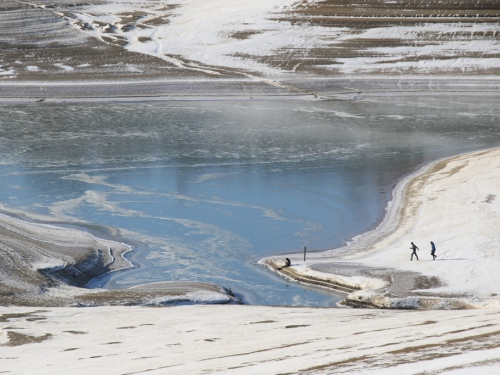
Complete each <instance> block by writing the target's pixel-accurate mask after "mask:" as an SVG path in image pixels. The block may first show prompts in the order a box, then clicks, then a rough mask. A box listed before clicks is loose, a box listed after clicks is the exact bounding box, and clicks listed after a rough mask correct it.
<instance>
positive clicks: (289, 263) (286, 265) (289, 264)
mask: <svg viewBox="0 0 500 375" xmlns="http://www.w3.org/2000/svg"><path fill="white" fill-rule="evenodd" d="M291 265H292V261H291V260H290V259H288V258H285V265H284V266H283V267H280V268H278V271H280V270H282V269H283V268H285V267H290V266H291Z"/></svg>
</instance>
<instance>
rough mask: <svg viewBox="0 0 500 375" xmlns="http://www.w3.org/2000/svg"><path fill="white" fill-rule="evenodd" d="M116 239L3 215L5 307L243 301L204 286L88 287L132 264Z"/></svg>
mask: <svg viewBox="0 0 500 375" xmlns="http://www.w3.org/2000/svg"><path fill="white" fill-rule="evenodd" d="M132 250H133V249H132V247H131V246H130V245H128V244H125V243H123V242H120V241H119V240H118V239H117V238H112V239H105V238H102V237H97V236H94V235H92V234H90V233H88V232H86V231H83V230H81V229H77V228H67V227H61V226H56V225H53V224H50V223H44V222H33V221H27V220H24V219H21V218H20V217H13V216H9V215H4V214H0V305H1V306H102V305H151V306H159V305H172V304H187V303H196V304H203V303H208V304H212V303H238V302H239V301H238V300H237V299H236V298H234V297H233V296H231V295H230V293H227V291H226V290H225V289H224V288H223V287H219V286H217V285H212V284H207V283H201V282H181V281H179V282H172V283H156V284H147V285H141V286H138V287H135V288H131V289H127V290H104V289H91V288H89V284H91V283H92V282H93V281H94V280H96V279H98V278H100V277H102V276H104V275H106V274H108V273H110V272H116V271H120V270H124V269H127V268H130V267H133V265H132V264H131V263H130V262H129V261H128V260H127V259H126V258H125V257H124V255H125V254H126V253H127V252H129V251H132Z"/></svg>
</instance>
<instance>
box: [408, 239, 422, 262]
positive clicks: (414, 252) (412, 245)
mask: <svg viewBox="0 0 500 375" xmlns="http://www.w3.org/2000/svg"><path fill="white" fill-rule="evenodd" d="M410 249H412V250H413V253H411V258H410V260H413V256H414V255H415V256H416V257H417V260H418V255H417V250H420V249H419V248H418V247H417V245H415V244H414V243H413V242H412V243H411V247H410Z"/></svg>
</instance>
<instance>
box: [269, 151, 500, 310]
mask: <svg viewBox="0 0 500 375" xmlns="http://www.w3.org/2000/svg"><path fill="white" fill-rule="evenodd" d="M499 153H500V147H495V148H491V149H487V150H480V151H475V152H468V153H465V154H460V155H457V156H453V157H447V158H443V159H440V160H436V161H433V162H431V163H428V164H426V165H424V166H423V167H422V168H420V169H419V170H417V171H415V172H414V173H412V174H410V175H408V176H406V177H405V178H403V179H402V180H401V181H400V182H399V183H398V184H397V186H396V187H395V189H394V190H393V199H391V201H389V202H388V205H387V209H386V215H385V217H384V219H383V220H382V222H381V223H380V224H379V225H378V226H377V227H376V228H375V229H374V230H371V231H368V232H365V233H363V234H360V235H358V236H355V237H354V238H353V239H352V240H351V241H349V242H348V243H347V245H346V246H343V247H340V248H336V249H331V250H327V251H324V252H319V253H317V252H314V253H308V254H307V261H306V262H304V261H303V259H302V255H298V254H290V255H289V257H290V258H291V259H292V266H291V267H289V268H283V269H281V270H279V269H278V268H280V267H282V266H283V265H284V262H283V259H284V256H285V255H283V254H282V255H281V256H280V257H277V256H272V257H267V258H264V259H262V260H261V261H260V263H261V264H263V265H265V266H267V267H269V268H270V269H271V270H273V271H276V272H278V273H280V274H281V275H282V276H284V277H286V278H290V279H294V280H296V281H298V282H302V283H306V284H312V285H316V286H320V287H323V288H327V289H333V290H337V291H342V292H345V293H347V296H346V298H345V299H344V300H343V301H342V302H341V304H342V305H346V306H353V307H373V308H410V309H429V308H431V309H441V308H445V309H457V308H459V309H461V308H476V307H482V306H496V305H497V304H498V303H500V301H499V300H497V299H496V298H493V297H496V295H497V294H496V293H495V291H494V290H493V291H491V292H490V294H491V295H490V296H487V294H488V293H486V292H487V291H486V292H485V293H478V292H475V291H474V290H473V289H474V287H475V286H474V285H472V286H471V285H468V286H467V288H463V287H462V286H461V285H460V284H459V283H457V282H456V280H454V279H453V280H454V281H453V283H451V280H446V278H448V279H450V278H449V277H448V276H449V272H448V271H446V272H444V271H441V272H444V274H443V277H442V278H441V277H439V276H436V272H425V270H419V269H415V267H407V265H405V264H404V263H403V261H402V260H398V261H394V262H392V263H391V260H390V259H389V260H388V261H387V256H384V255H381V254H383V252H384V251H385V250H386V249H387V248H389V251H391V252H392V253H393V254H395V255H394V256H393V257H400V255H399V253H398V252H397V251H399V250H398V249H401V248H403V247H399V248H397V249H396V250H397V251H394V249H393V248H394V247H395V243H398V244H399V242H401V241H400V238H401V237H405V236H407V234H408V233H413V231H415V227H417V226H418V225H419V220H420V221H421V218H420V217H419V215H422V214H421V213H419V211H421V210H428V209H429V208H428V207H429V206H430V207H432V205H429V204H428V202H429V200H430V199H431V198H432V199H437V198H433V197H429V194H428V193H426V192H427V190H429V189H431V190H432V189H433V184H434V185H436V184H438V183H439V181H437V179H436V176H437V175H439V174H443V173H448V175H449V176H453V175H457V174H458V173H459V172H460V171H461V170H462V169H463V168H465V167H467V166H468V165H469V164H473V163H474V161H477V160H480V159H481V157H483V156H486V158H488V157H492V158H493V159H494V158H495V156H496V154H499ZM460 163H461V164H460ZM451 164H457V166H455V167H454V169H452V170H451V171H450V170H449V169H450V168H449V165H451ZM487 164H488V163H487ZM497 164H498V163H497ZM488 172H489V171H488V170H486V169H484V168H483V169H482V170H478V171H477V172H473V174H472V175H471V174H470V173H469V175H465V177H463V176H462V177H461V178H462V179H464V178H466V177H467V178H469V179H470V180H471V181H470V183H469V184H472V183H474V182H475V181H474V179H475V178H474V177H475V175H474V173H476V174H481V173H483V174H486V175H487V174H488ZM442 179H444V180H446V177H444V178H442ZM462 182H464V184H465V185H467V183H468V181H462ZM448 184H449V183H448ZM442 185H443V186H445V187H446V186H447V185H446V183H442ZM465 185H464V186H465ZM441 187H442V186H441ZM464 195H465V193H464ZM491 196H493V195H491ZM490 200H494V196H493V198H490ZM438 202H439V201H438ZM483 203H484V201H483ZM488 203H490V204H491V203H492V202H488ZM446 204H448V203H446ZM437 205H438V203H436V206H437ZM459 208H460V207H459ZM462 209H463V208H462ZM426 212H427V211H426ZM439 216H440V215H439V214H438V215H437V217H439ZM442 220H444V221H446V220H450V219H448V218H447V217H446V213H445V212H443V215H442ZM471 220H472V219H471ZM436 226H437V224H436ZM450 231H453V229H450ZM417 232H418V230H417ZM463 232H464V233H462V235H464V236H467V233H465V232H466V231H465V230H463ZM398 241H399V242H398ZM419 241H420V240H419V239H417V240H416V243H417V245H418V243H419ZM408 244H409V241H408ZM471 246H472V248H473V250H475V248H474V244H472V245H471ZM439 247H440V244H438V254H439ZM401 251H403V252H404V250H401ZM406 251H409V250H406ZM420 255H421V256H422V254H420ZM408 256H409V253H408ZM438 257H439V255H438ZM379 258H380V259H384V260H385V261H386V262H385V264H384V263H383V262H382V263H381V262H380V259H379ZM405 260H408V259H407V258H406V256H405ZM439 260H443V259H439ZM451 260H455V259H451ZM456 260H462V259H456ZM463 260H464V261H467V259H463ZM487 260H488V259H487ZM474 261H475V260H472V261H471V262H474ZM491 261H492V262H494V261H496V258H495V259H491ZM416 263H418V262H416ZM435 264H436V263H435ZM457 267H458V266H457ZM460 267H461V266H460ZM486 273H487V272H486ZM474 280H475V282H476V283H480V282H481V280H479V281H478V280H476V279H474ZM477 288H478V289H480V287H479V286H478V287H477ZM493 288H494V287H493ZM462 289H463V290H462ZM490 289H491V288H490Z"/></svg>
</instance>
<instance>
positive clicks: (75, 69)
mask: <svg viewBox="0 0 500 375" xmlns="http://www.w3.org/2000/svg"><path fill="white" fill-rule="evenodd" d="M1 9H2V12H0V34H1V35H4V36H5V38H4V40H3V41H2V42H0V43H1V44H0V45H2V47H3V48H2V49H0V59H1V61H0V79H1V80H7V81H11V80H19V81H32V80H36V81H40V80H75V79H79V80H92V81H96V80H109V79H127V80H128V79H144V78H148V79H165V78H176V79H187V80H190V79H200V78H203V79H221V78H223V79H224V78H238V79H250V80H260V81H263V82H265V83H267V84H270V85H275V86H276V85H277V86H278V87H279V86H280V83H279V81H280V80H282V79H287V78H292V77H294V78H297V77H309V78H310V77H339V75H341V76H343V77H344V76H346V75H348V76H353V75H359V74H363V75H365V74H370V75H373V74H384V75H397V76H399V75H401V74H404V75H408V74H413V75H419V76H425V75H429V74H430V75H435V74H444V75H450V74H451V75H455V74H459V75H463V74H470V75H477V74H481V75H498V74H499V73H500V43H499V39H498V22H499V20H500V12H499V6H498V2H497V0H488V1H480V2H476V1H471V0H467V1H460V2H453V1H448V0H446V1H439V2H434V1H428V2H415V1H413V0H400V1H374V0H363V1H361V2H357V3H349V2H339V1H334V0H265V1H264V0H254V1H245V0H236V1H235V0H211V1H206V0H175V1H174V0H158V1H148V0H106V1H96V0H89V1H82V0H77V1H68V0H52V1H48V0H33V1H30V2H24V1H19V0H5V1H4V2H3V3H2V8H1ZM42 35H43V37H42ZM292 91H293V90H292Z"/></svg>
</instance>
